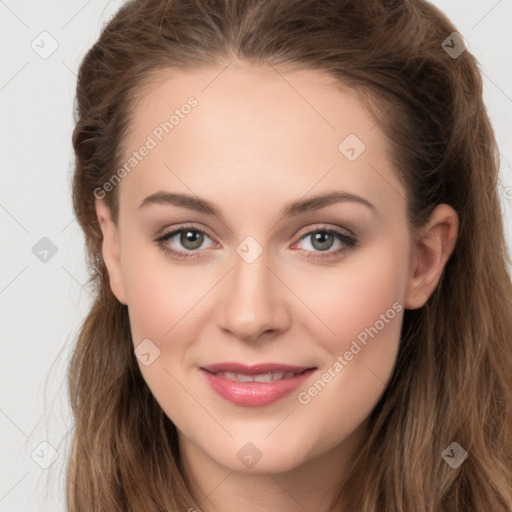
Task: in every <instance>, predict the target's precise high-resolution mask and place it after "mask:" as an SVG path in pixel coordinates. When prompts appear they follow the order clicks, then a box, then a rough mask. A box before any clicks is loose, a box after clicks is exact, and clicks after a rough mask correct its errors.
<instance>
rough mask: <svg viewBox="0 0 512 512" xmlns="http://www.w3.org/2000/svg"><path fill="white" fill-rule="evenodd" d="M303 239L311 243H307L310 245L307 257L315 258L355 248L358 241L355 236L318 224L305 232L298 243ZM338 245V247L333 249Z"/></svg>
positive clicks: (330, 255)
mask: <svg viewBox="0 0 512 512" xmlns="http://www.w3.org/2000/svg"><path fill="white" fill-rule="evenodd" d="M302 240H305V241H309V244H305V245H309V247H306V249H305V250H306V252H307V253H308V254H307V257H308V258H314V259H315V258H316V259H318V258H326V257H333V256H338V255H341V254H343V253H345V252H347V251H349V250H351V249H353V248H354V247H355V246H356V245H357V243H358V241H357V239H356V237H355V236H353V235H348V234H346V233H344V232H342V231H341V230H338V229H335V228H331V227H327V226H316V228H315V229H313V230H310V231H308V232H307V233H306V234H304V235H303V236H302V237H301V238H300V240H299V242H298V243H300V242H301V241H302ZM336 245H337V246H338V248H337V249H335V250H331V249H332V248H333V246H336ZM322 253H325V254H322Z"/></svg>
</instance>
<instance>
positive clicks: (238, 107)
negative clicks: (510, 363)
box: [96, 62, 458, 512]
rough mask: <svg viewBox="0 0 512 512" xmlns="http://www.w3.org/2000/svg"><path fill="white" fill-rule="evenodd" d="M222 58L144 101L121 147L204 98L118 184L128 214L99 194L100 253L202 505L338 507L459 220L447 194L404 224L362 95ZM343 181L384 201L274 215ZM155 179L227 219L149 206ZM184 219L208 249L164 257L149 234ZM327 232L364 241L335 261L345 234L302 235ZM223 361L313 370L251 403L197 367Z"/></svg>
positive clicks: (302, 74)
mask: <svg viewBox="0 0 512 512" xmlns="http://www.w3.org/2000/svg"><path fill="white" fill-rule="evenodd" d="M223 68H224V66H219V67H218V68H209V69H206V68H205V69H201V70H194V71H193V72H192V71H191V72H183V71H180V72H176V73H173V74H172V75H171V74H170V73H163V72H162V74H161V77H160V79H159V80H158V82H156V83H153V85H152V86H151V87H149V88H148V89H147V90H146V91H145V93H144V95H143V96H142V99H141V100H140V101H138V102H137V103H136V104H135V105H134V108H133V116H132V118H131V129H130V133H129V134H128V137H127V138H126V147H127V148H128V149H127V155H128V156H129V155H130V154H131V151H133V150H135V149H137V148H138V147H140V146H141V144H143V143H144V141H145V140H146V137H147V136H148V135H149V134H151V133H152V131H153V130H154V128H155V126H157V125H159V123H161V122H162V121H163V120H165V119H168V117H169V115H170V114H171V113H172V110H173V109H174V108H176V107H179V106H180V105H182V104H184V103H185V102H186V100H187V98H189V97H190V96H194V97H195V98H196V99H197V101H198V105H197V107H195V108H194V109H192V111H191V112H190V114H188V115H187V116H186V117H185V118H184V119H181V120H180V123H179V125H177V126H176V127H175V128H174V130H173V131H172V132H170V133H169V134H167V135H166V136H165V138H163V140H162V141H161V142H160V143H159V144H158V145H157V147H155V148H154V149H152V150H151V152H150V153H149V154H148V156H146V157H145V158H144V159H142V161H141V162H140V163H138V165H137V166H136V167H135V168H134V169H133V170H132V171H131V172H130V173H129V174H128V175H127V176H126V177H125V178H123V180H122V181H121V183H120V184H119V185H118V190H117V193H119V207H120V210H119V212H120V214H119V224H118V225H117V226H116V225H115V224H114V223H113V222H112V219H111V216H110V212H109V209H108V207H107V206H106V203H105V201H104V200H103V199H96V212H97V216H98V221H99V223H100V225H101V229H102V232H103V237H104V241H103V246H102V250H103V257H104V260H105V263H106V266H107V269H108V273H109V278H110V286H111V288H112V291H113V293H114V294H115V296H116V297H117V298H118V300H119V301H120V302H122V303H123V304H126V305H127V306H128V310H129V316H130V324H131V330H132V336H133V341H134V347H137V346H138V345H139V344H140V343H141V342H142V341H143V340H145V339H150V340H151V342H152V343H154V345H155V346H157V347H158V349H159V350H160V355H159V356H158V357H157V358H156V359H155V360H154V361H153V362H152V363H151V364H150V365H148V366H145V365H143V364H142V363H141V362H140V361H139V366H140V370H141V373H142V375H143V377H144V379H145V381H146V382H147V384H148V386H149V388H150V389H151V391H152V393H153V394H154V396H155V398H156V400H157V401H158V402H159V404H160V405H161V407H162V408H163V410H164V411H165V413H166V414H167V415H168V417H169V418H170V419H171V420H172V421H173V422H174V424H175V425H176V427H177V429H178V432H179V440H180V451H181V453H182V458H183V461H184V467H185V474H186V476H187V478H188V480H189V481H190V485H191V486H192V489H193V492H194V495H195V497H196V498H197V501H198V502H199V503H200V506H201V509H202V510H204V511H213V510H222V511H223V512H230V511H235V510H251V511H260V510H261V511H267V512H269V511H274V510H275V511H277V510H279V511H282V510H296V509H297V510H298V509H300V510H302V508H301V507H304V508H305V509H306V510H318V511H321V510H327V508H328V504H329V501H330V500H331V499H332V497H333V496H334V493H335V492H336V490H337V488H338V487H339V483H340V482H341V481H342V479H343V477H344V475H345V473H346V471H347V469H348V468H349V467H350V464H351V462H352V461H353V458H354V456H355V455H356V454H357V453H358V451H359V448H360V446H361V444H362V443H364V441H365V438H366V436H367V434H366V432H365V427H366V425H367V421H368V416H369V415H370V413H371V411H372V409H373V408H374V407H375V405H376V404H377V402H378V400H379V398H380V396H381V395H382V393H383V391H384V389H385V387H386V384H387V383H388V381H389V378H390V377H391V374H392V371H393V367H394V364H395V361H396V357H397V353H398V347H399V335H400V328H401V324H402V319H403V310H404V309H407V308H408V309H415V308H419V307H421V306H422V305H423V304H424V303H425V302H426V300H427V299H428V297H429V296H430V295H431V294H432V292H433V291H434V289H435V287H436V285H437V283H438V281H439V278H440V277H441V273H442V271H443V268H444V266H445V264H446V261H447V259H448V257H449V255H450V254H451V252H452V250H453V248H454V245H455V241H456V235H457V230H458V219H457V215H456V213H455V211H454V210H453V209H452V208H451V207H449V206H447V205H439V206H438V207H437V208H436V209H435V211H434V212H433V214H432V216H431V218H430V220H429V222H428V224H426V225H425V226H424V227H423V228H422V229H421V230H420V231H418V232H415V231H413V230H412V229H411V227H410V225H409V223H408V221H407V217H406V201H405V197H406V191H405V189H404V188H403V186H402V184H401V183H400V181H399V179H398V177H397V174H396V171H395V170H394V169H393V168H392V166H391V164H390V159H389V155H388V148H387V140H386V136H385V134H384V133H383V132H382V131H381V130H380V129H379V127H378V125H376V122H375V120H374V119H373V118H372V117H371V116H370V115H369V114H368V113H367V112H366V111H365V110H364V109H363V107H362V106H361V104H360V103H359V102H358V100H357V98H356V96H355V95H354V94H353V93H352V92H351V91H349V90H343V89H340V87H339V86H337V85H336V84H335V83H334V82H333V80H332V79H330V78H329V77H327V76H325V75H323V74H321V73H319V72H317V71H304V70H302V71H293V72H288V73H279V72H278V71H277V70H276V69H273V68H271V67H268V66H267V67H265V66H261V67H255V66H253V65H249V64H244V63H240V62H237V63H232V64H231V65H230V66H229V67H228V68H227V69H224V70H223ZM348 134H355V135H357V137H358V138H359V139H360V140H361V141H363V142H364V144H365V146H366V149H365V151H364V152H363V153H362V154H361V155H360V156H359V157H358V158H357V159H356V160H354V161H349V160H348V159H347V158H346V157H345V156H344V155H343V154H342V153H341V152H340V151H339V150H338V146H339V144H340V142H342V141H343V140H344V139H345V137H346V136H347V135H348ZM370 164H371V165H370ZM372 166H373V167H372ZM376 171H378V172H376ZM334 190H340V191H345V192H348V193H351V194H356V195H358V196H360V197H362V198H364V199H366V200H367V201H369V202H370V203H371V204H372V205H374V207H375V209H374V210H372V209H370V208H368V207H366V206H365V205H363V204H360V203H357V202H354V201H345V202H338V203H335V204H331V205H328V206H325V207H323V208H321V209H318V210H316V211H310V212H307V213H304V214H301V215H297V216H294V217H287V218H285V217H282V216H281V215H280V212H281V210H282V208H283V207H284V206H285V205H286V204H288V203H290V202H293V201H297V200H300V199H305V198H310V197H313V196H315V195H319V194H323V193H327V192H332V191H334ZM157 191H167V192H178V193H185V194H190V195H194V196H199V197H201V198H204V199H206V200H208V201H210V202H212V203H215V204H216V205H217V207H218V208H219V209H220V210H221V211H222V214H223V218H222V219H219V218H217V217H215V216H213V215H209V214H206V213H202V212H197V211H193V210H190V209H187V208H184V207H178V206H175V205H170V204H167V205H164V204H159V205H156V204H152V205H150V206H147V207H145V208H139V205H140V204H141V202H142V201H143V199H144V198H145V197H147V196H149V195H150V194H152V193H154V192H157ZM184 223H190V224H192V225H193V227H194V228H197V229H206V230H208V231H209V232H211V233H212V234H213V237H209V236H208V235H205V237H204V242H203V244H202V245H201V246H200V248H199V249H193V248H192V249H190V248H189V247H191V244H188V245H183V243H180V237H179V235H177V236H174V237H172V238H170V239H168V240H167V241H166V242H164V243H165V244H167V246H169V247H173V248H174V249H177V250H181V251H188V252H194V251H195V254H199V256H198V257H196V258H190V259H178V258H176V257H173V256H169V255H167V254H165V253H164V251H163V250H162V248H160V247H158V246H157V245H156V244H155V243H153V242H154V240H155V239H156V238H157V237H158V236H159V235H162V234H165V233H166V232H170V231H172V229H177V228H179V227H182V225H183V224H184ZM319 225H320V228H319ZM322 227H323V228H324V229H325V227H328V228H334V229H338V230H339V231H340V232H342V233H344V234H350V232H352V233H353V234H355V235H356V237H357V239H358V242H359V245H358V246H356V247H352V248H350V247H349V248H348V249H347V250H346V251H345V252H343V253H342V254H338V255H334V254H333V253H334V251H336V250H337V249H338V248H341V247H343V246H344V243H343V242H341V241H339V240H337V239H336V238H335V237H334V238H333V239H332V246H331V247H329V246H327V249H324V250H323V251H322V247H321V246H320V248H319V245H318V244H314V240H313V237H312V236H311V234H310V235H309V236H306V234H307V233H308V232H310V231H313V230H314V229H317V230H319V231H321V228H322ZM347 230H349V231H347ZM248 236H251V237H253V238H254V239H255V240H256V241H257V243H258V244H259V245H260V246H261V249H262V251H263V252H262V253H261V255H260V256H259V257H258V258H257V259H256V260H255V261H253V262H252V263H248V262H246V261H245V260H244V259H243V258H242V257H241V256H240V255H239V254H238V253H237V251H236V248H237V247H238V246H239V244H240V243H241V242H242V241H243V240H244V239H245V238H246V237H248ZM185 244H186V239H185ZM345 247H347V246H346V245H345ZM251 250H253V249H251ZM308 254H310V255H311V254H313V255H317V256H320V258H319V259H313V258H308ZM322 256H323V258H321V257H322ZM395 302H396V303H398V304H399V305H400V306H401V307H402V309H401V311H399V312H397V313H396V315H395V316H394V318H393V319H392V320H390V321H388V322H387V323H385V325H384V327H383V328H382V329H380V330H379V331H378V334H377V335H376V336H375V337H373V338H369V340H368V343H367V345H366V346H364V347H363V348H362V350H361V351H360V352H358V353H357V355H355V356H354V357H353V359H352V360H351V361H349V362H348V364H347V365H346V366H344V368H343V370H342V371H340V372H339V373H337V374H336V376H335V377H334V378H332V379H331V381H330V382H329V383H328V384H327V385H326V386H325V387H324V388H323V389H322V390H321V391H320V392H318V393H317V394H316V396H314V397H311V400H310V401H309V403H307V404H302V403H300V402H299V401H298V392H300V391H304V390H306V391H307V390H308V389H309V388H310V386H311V385H312V383H313V382H315V381H316V380H317V379H318V378H319V377H320V376H321V375H322V374H323V373H324V372H325V371H327V370H328V369H329V368H330V367H331V368H332V365H333V363H334V362H335V361H336V359H337V358H338V356H342V355H343V354H344V353H345V352H346V351H347V350H349V349H350V346H351V343H352V341H353V340H354V339H356V337H357V336H358V334H360V333H361V332H362V331H364V329H365V328H367V327H370V326H373V325H374V324H375V323H376V321H377V320H378V319H379V318H380V315H381V314H385V313H386V311H387V310H389V309H390V308H392V305H393V303H395ZM221 361H242V362H245V363H248V364H250V363H256V362H281V363H288V364H295V365H301V366H308V367H309V366H315V367H317V371H316V372H315V375H314V376H311V377H310V378H309V380H308V382H307V383H306V384H305V385H304V386H303V387H302V388H301V389H300V390H298V391H297V392H293V393H291V395H288V396H287V397H285V398H283V399H281V400H279V401H278V402H276V403H274V404H271V405H268V406H265V407H257V408H250V407H241V406H237V405H234V404H232V403H230V402H228V401H226V400H225V399H224V398H222V397H220V396H219V395H217V394H216V393H215V392H214V391H213V390H212V389H211V388H210V387H209V386H208V384H207V382H206V380H205V379H204V376H203V375H202V374H201V373H200V372H199V371H198V368H197V366H198V365H206V364H211V363H214V362H221ZM248 442H250V443H252V445H254V446H255V447H256V448H257V449H258V450H259V452H260V453H261V459H260V460H258V461H257V463H256V464H254V465H253V466H252V467H247V466H246V465H244V463H242V461H241V460H240V459H239V458H238V457H237V453H238V452H239V450H240V449H241V448H242V447H243V446H244V445H246V443H248Z"/></svg>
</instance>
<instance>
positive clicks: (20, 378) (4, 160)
mask: <svg viewBox="0 0 512 512" xmlns="http://www.w3.org/2000/svg"><path fill="white" fill-rule="evenodd" d="M362 1H364V0H362ZM121 3H122V2H121V1H120V0H116V1H110V2H100V1H99V0H88V1H86V0H68V1H67V2H62V1H59V2H57V0H46V1H42V2H36V1H35V0H32V1H25V2H22V1H20V0H18V1H16V0H0V34H1V37H2V45H1V47H0V52H1V58H2V65H1V74H0V108H1V111H0V119H1V133H0V141H1V146H0V147H1V149H2V151H1V153H0V169H1V173H2V181H1V183H2V186H1V188H0V226H1V229H2V247H3V250H2V251H1V254H2V263H1V266H0V311H1V318H2V324H1V326H2V339H1V343H2V345H1V347H2V350H1V357H0V365H1V367H0V375H1V376H2V377H1V378H2V383H1V387H0V433H1V448H0V450H1V451H0V461H1V473H0V512H7V511H9V512H29V511H30V512H33V511H36V510H37V511H46V510H48V511H52V512H59V511H64V510H65V506H64V483H65V479H66V476H65V474H64V468H65V462H66V460H65V459H66V456H67V452H66V448H67V446H68V444H69V441H70V437H71V436H70V435H66V433H68V434H69V433H70V431H69V429H70V427H71V425H72V424H71V416H70V412H69V407H68V402H67V390H66V381H65V371H66V364H67V361H68V358H69V355H70V352H71V348H72V346H73V342H74V340H75V337H76V334H77V331H78V328H79V326H80V323H81V321H82V319H83V318H84V316H85V315H86V313H87V311H88V307H89V304H90V299H91V297H90V292H89V290H88V289H87V287H85V286H84V283H86V281H87V278H88V276H87V274H86V269H85V259H84V240H83V235H82V233H81V231H80V229H79V227H78V224H77V222H76V221H75V220H74V217H73V213H72V209H71V191H70V184H71V176H72V163H73V153H72V146H71V133H72V129H73V99H74V91H75V80H76V71H77V68H78V65H79V63H80V61H81V59H82V57H83V55H84V53H85V52H86V50H87V49H88V48H89V47H90V46H91V45H92V44H93V43H94V41H95V40H96V39H97V37H98V36H99V32H100V29H101V27H102V25H103V24H104V23H105V22H106V21H108V20H109V19H110V18H111V16H112V15H113V14H114V13H115V12H116V10H117V9H118V7H119V6H120V5H121ZM434 3H435V4H436V5H437V6H439V7H440V8H441V9H442V10H443V11H444V12H445V13H446V14H447V15H448V17H449V18H450V19H451V20H452V21H453V22H454V23H455V25H456V27H457V29H458V31H459V32H460V33H461V34H462V35H463V37H464V39H465V41H466V43H467V44H468V47H469V50H470V51H471V52H472V53H473V54H474V55H475V56H476V57H477V59H478V60H479V61H480V64H481V69H482V72H483V73H484V80H485V100H486V104H487V106H488V110H489V114H490V117H491V120H492V123H493V126H494V129H495V133H496V136H497V139H498V143H499V146H500V149H501V158H502V165H501V184H500V191H501V198H502V204H503V211H504V214H505V220H506V232H507V233H506V235H507V241H508V244H509V247H512V234H511V232H512V229H511V226H512V221H511V216H512V164H511V162H512V145H511V144H510V138H511V135H512V65H511V61H512V59H511V58H512V30H511V21H512V1H511V0H500V1H497V0H485V1H482V0H437V1H435V2H434ZM44 31H46V32H48V33H49V34H51V36H52V37H53V38H54V39H55V40H56V41H57V43H58V48H57V49H56V51H55V52H54V53H53V54H52V55H51V56H49V57H48V58H46V59H43V58H41V57H40V56H39V55H38V54H37V53H36V52H35V51H34V50H33V49H32V47H31V45H32V44H37V43H38V41H39V44H40V46H42V43H40V41H41V37H47V36H40V34H41V33H42V32H44ZM33 41H35V43H33ZM440 43H441V42H440ZM49 44H50V40H49V39H46V44H45V48H46V49H48V48H50V46H49ZM42 237H47V238H49V239H50V240H51V241H52V242H53V244H54V245H55V246H56V247H57V253H56V254H55V256H54V257H52V258H51V259H50V260H49V261H48V262H46V263H43V262H41V261H40V260H39V259H38V258H36V256H35V255H34V254H33V252H32V248H33V246H34V245H35V244H36V243H37V242H38V241H39V240H40V239H41V238H42ZM44 442H47V443H49V444H50V445H51V446H52V447H53V448H54V449H55V450H56V453H55V456H56V457H57V458H56V459H55V461H54V462H53V464H51V465H50V466H49V468H48V469H44V468H42V467H40V465H39V464H38V463H37V462H36V460H37V461H39V463H41V464H44V463H45V462H46V463H48V462H50V461H51V456H52V453H53V452H52V451H51V449H50V448H49V447H48V446H47V445H44V444H43V445H41V443H44Z"/></svg>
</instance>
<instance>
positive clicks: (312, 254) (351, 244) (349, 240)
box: [154, 225, 358, 260]
mask: <svg viewBox="0 0 512 512" xmlns="http://www.w3.org/2000/svg"><path fill="white" fill-rule="evenodd" d="M184 231H193V232H196V233H202V234H203V235H206V236H208V237H209V238H211V239H214V237H213V235H212V234H211V233H210V232H209V231H207V230H205V229H199V228H197V227H195V226H192V225H183V226H181V227H180V228H178V229H174V230H173V231H169V232H168V233H165V234H164V235H162V236H160V237H158V238H157V239H156V240H154V243H155V244H156V245H157V246H158V247H160V249H162V250H163V251H164V253H166V254H168V255H169V256H173V257H176V258H179V259H183V260H185V259H190V258H197V257H199V256H200V254H198V253H199V251H200V250H198V249H196V250H193V251H192V250H189V251H179V250H176V249H171V248H169V247H168V246H167V245H166V244H165V243H164V242H166V241H167V240H169V239H170V238H172V237H174V236H175V235H177V234H180V233H182V232H184ZM315 233H327V234H330V235H334V236H335V237H336V238H337V239H338V240H339V241H340V242H342V243H343V244H344V246H343V247H342V248H340V249H337V250H335V251H333V252H329V251H328V250H327V251H306V252H307V253H308V255H307V257H308V258H312V259H323V258H328V257H333V256H341V255H342V254H344V253H345V252H348V251H350V250H351V249H354V248H355V247H357V246H358V240H357V238H356V237H354V236H350V235H347V234H345V233H342V232H341V231H338V230H337V229H334V228H331V227H327V226H321V225H320V226H315V228H314V229H312V230H310V231H307V232H306V233H304V234H303V235H302V236H301V237H300V238H299V241H300V240H303V239H305V238H307V237H308V236H311V235H313V234H315ZM194 253H195V254H194ZM317 253H319V254H322V255H317ZM323 254H325V256H324V255H323Z"/></svg>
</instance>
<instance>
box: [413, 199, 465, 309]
mask: <svg viewBox="0 0 512 512" xmlns="http://www.w3.org/2000/svg"><path fill="white" fill-rule="evenodd" d="M458 230H459V217H458V215H457V213H456V212H455V210H454V209H453V208H452V207H451V206H448V205H447V204H440V205H438V206H437V207H436V208H435V209H434V211H433V212H432V215H431V216H430V219H429V221H428V222H427V224H426V226H424V227H423V228H421V229H420V231H419V232H418V234H417V235H416V239H415V240H414V247H413V254H412V258H411V265H410V276H409V281H408V288H407V293H406V297H405V299H404V307H405V309H417V308H420V307H421V306H423V305H424V304H425V303H426V302H427V300H428V298H429V297H430V295H431V294H432V293H433V292H434V290H435V288H436V286H437V283H438V282H439V280H440V279H441V276H442V273H443V270H444V268H445V265H446V262H447V261H448V258H449V257H450V255H451V253H452V252H453V249H454V247H455V243H456V241H457V234H458Z"/></svg>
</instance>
